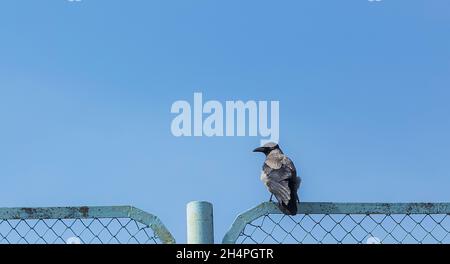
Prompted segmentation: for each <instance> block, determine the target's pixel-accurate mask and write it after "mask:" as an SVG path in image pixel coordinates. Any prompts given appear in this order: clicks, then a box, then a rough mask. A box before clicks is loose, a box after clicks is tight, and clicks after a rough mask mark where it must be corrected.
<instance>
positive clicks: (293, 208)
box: [278, 191, 298, 215]
mask: <svg viewBox="0 0 450 264" xmlns="http://www.w3.org/2000/svg"><path fill="white" fill-rule="evenodd" d="M297 201H298V196H297V192H295V191H294V192H291V199H289V203H288V204H287V205H286V204H284V203H283V202H281V203H278V207H279V208H280V210H281V212H283V213H284V214H287V215H296V214H297Z"/></svg>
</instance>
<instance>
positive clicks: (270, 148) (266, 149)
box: [253, 142, 283, 156]
mask: <svg viewBox="0 0 450 264" xmlns="http://www.w3.org/2000/svg"><path fill="white" fill-rule="evenodd" d="M272 151H279V152H280V153H283V152H281V149H280V146H279V145H278V144H276V143H273V142H270V143H267V144H265V145H264V146H262V147H259V148H256V149H254V150H253V152H262V153H264V154H266V156H267V155H269V154H270V153H271V152H272Z"/></svg>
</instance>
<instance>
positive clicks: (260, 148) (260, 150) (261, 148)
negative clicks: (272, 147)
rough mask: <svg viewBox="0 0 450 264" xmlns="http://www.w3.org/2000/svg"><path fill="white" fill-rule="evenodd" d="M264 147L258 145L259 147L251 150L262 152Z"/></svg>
mask: <svg viewBox="0 0 450 264" xmlns="http://www.w3.org/2000/svg"><path fill="white" fill-rule="evenodd" d="M264 150H265V149H264V148H263V147H259V148H255V149H254V150H253V152H264Z"/></svg>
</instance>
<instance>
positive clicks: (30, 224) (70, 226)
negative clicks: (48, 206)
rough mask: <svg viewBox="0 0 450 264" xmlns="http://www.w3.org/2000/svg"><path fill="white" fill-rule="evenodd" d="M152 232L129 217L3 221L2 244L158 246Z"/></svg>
mask: <svg viewBox="0 0 450 264" xmlns="http://www.w3.org/2000/svg"><path fill="white" fill-rule="evenodd" d="M158 242H159V239H158V237H157V236H156V235H155V234H154V232H153V230H152V229H151V228H150V227H148V226H146V225H144V224H142V223H140V222H137V221H135V220H133V219H130V218H105V219H100V218H92V219H14V220H0V244H66V243H69V244H157V243H158Z"/></svg>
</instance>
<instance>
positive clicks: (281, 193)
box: [263, 165, 292, 204]
mask: <svg viewBox="0 0 450 264" xmlns="http://www.w3.org/2000/svg"><path fill="white" fill-rule="evenodd" d="M263 173H264V177H265V179H266V180H265V184H266V186H267V188H268V189H269V191H270V192H271V193H273V194H274V195H275V197H276V198H277V200H278V201H279V202H282V203H284V204H288V203H289V200H290V199H291V190H290V188H289V179H290V178H291V177H292V173H291V172H290V171H289V170H288V169H286V167H281V168H280V169H277V170H276V169H272V168H270V167H269V166H268V165H264V168H263Z"/></svg>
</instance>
